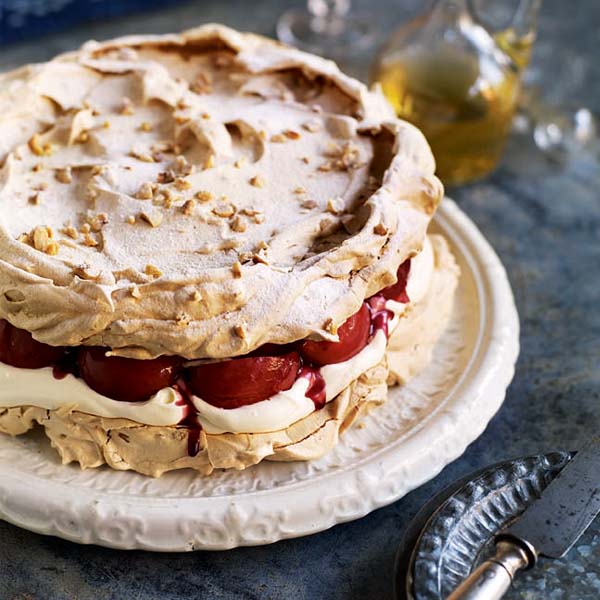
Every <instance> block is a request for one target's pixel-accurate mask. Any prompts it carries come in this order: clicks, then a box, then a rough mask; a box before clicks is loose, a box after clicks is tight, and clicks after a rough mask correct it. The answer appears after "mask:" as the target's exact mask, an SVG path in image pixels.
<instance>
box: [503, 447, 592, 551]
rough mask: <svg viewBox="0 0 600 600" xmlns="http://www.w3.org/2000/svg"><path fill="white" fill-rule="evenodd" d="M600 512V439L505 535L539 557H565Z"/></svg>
mask: <svg viewBox="0 0 600 600" xmlns="http://www.w3.org/2000/svg"><path fill="white" fill-rule="evenodd" d="M599 512H600V437H598V438H594V439H592V440H591V441H590V442H589V443H588V444H587V445H586V446H585V447H584V448H583V449H582V450H580V451H579V452H577V454H576V455H575V457H574V458H573V459H572V460H571V461H570V462H569V463H568V464H567V466H566V467H564V469H563V470H562V471H561V472H560V473H559V474H558V476H557V477H556V478H555V479H554V480H553V481H552V482H551V483H550V485H549V486H548V487H547V488H546V489H545V490H544V492H543V493H542V497H541V498H540V499H539V500H536V501H535V502H534V503H533V504H532V505H531V506H529V507H528V508H527V509H526V510H525V512H524V513H523V514H522V515H521V517H520V518H519V519H518V520H517V521H516V522H515V523H514V524H513V525H511V526H510V527H508V528H507V529H506V530H505V531H504V532H503V534H504V536H508V537H515V538H517V539H519V540H523V541H525V542H527V543H529V544H531V545H532V546H533V547H534V548H535V550H536V551H537V553H538V554H543V555H544V556H548V557H550V558H560V557H561V556H563V555H564V554H566V553H567V552H568V551H569V550H570V549H571V547H572V546H573V544H575V542H576V541H577V540H578V539H579V537H580V536H581V534H582V533H583V532H584V531H585V530H586V529H587V528H588V526H589V525H590V524H591V523H592V521H593V520H594V517H595V516H596V515H597V514H598V513H599Z"/></svg>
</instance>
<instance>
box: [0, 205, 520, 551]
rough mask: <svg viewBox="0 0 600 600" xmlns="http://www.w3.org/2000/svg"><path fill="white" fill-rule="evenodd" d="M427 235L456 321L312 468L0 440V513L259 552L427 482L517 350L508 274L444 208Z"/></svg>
mask: <svg viewBox="0 0 600 600" xmlns="http://www.w3.org/2000/svg"><path fill="white" fill-rule="evenodd" d="M434 229H436V230H438V231H441V232H443V233H444V234H445V235H446V236H447V238H448V239H449V240H450V242H451V244H452V247H453V250H454V252H455V254H456V257H457V259H458V262H459V264H460V267H461V269H462V276H461V281H460V286H459V289H458V295H457V302H456V306H455V311H454V315H453V318H452V321H451V324H450V326H449V328H448V331H447V332H446V334H445V335H444V337H443V339H442V340H441V341H440V343H439V344H438V346H437V348H436V351H435V355H434V361H433V363H432V364H431V365H430V366H429V368H428V369H427V370H426V372H425V373H423V374H422V375H421V376H420V377H418V378H417V379H416V380H414V381H413V382H412V383H411V384H410V385H408V386H406V387H404V388H402V389H392V390H390V395H389V400H388V402H387V403H386V404H384V405H383V406H381V407H379V408H377V409H375V410H373V411H372V412H371V413H370V414H369V415H368V416H367V417H365V418H364V419H363V420H362V421H361V422H360V423H359V424H358V425H357V426H354V427H353V428H351V429H350V430H349V431H347V432H346V433H345V434H344V435H343V436H342V439H341V441H340V443H339V444H338V446H337V447H336V448H335V449H334V450H333V451H332V452H330V453H329V454H328V455H327V456H325V457H324V458H322V459H320V460H317V461H313V462H310V463H269V462H263V463H262V464H260V465H258V466H256V467H252V468H250V469H247V470H245V471H242V472H235V471H224V472H217V473H214V474H213V475H211V476H210V477H202V476H199V475H197V474H195V473H194V472H192V471H180V472H175V473H168V474H166V475H164V476H163V477H161V478H160V479H150V478H146V477H143V476H142V475H138V474H136V473H130V472H117V471H111V470H109V469H107V468H102V469H95V470H94V469H92V470H88V471H81V470H80V469H79V467H76V466H71V465H69V466H63V465H61V464H60V462H59V460H58V459H57V456H56V455H55V453H54V451H53V450H52V449H51V448H50V446H49V443H48V441H47V440H46V438H45V437H44V435H43V434H41V433H37V434H33V435H28V436H23V437H20V438H15V439H12V438H10V437H8V436H5V435H0V518H2V519H5V520H6V521H9V522H11V523H14V524H16V525H19V526H21V527H24V528H26V529H30V530H32V531H36V532H39V533H44V534H51V535H57V536H59V537H62V538H66V539H68V540H73V541H75V542H82V543H90V544H92V543H93V544H100V545H102V546H109V547H113V548H141V549H145V550H156V551H182V550H196V549H201V548H202V549H225V548H233V547H235V546H245V545H254V544H268V543H271V542H275V541H277V540H280V539H283V538H290V537H298V536H302V535H307V534H310V533H315V532H317V531H322V530H324V529H327V528H329V527H332V526H333V525H335V524H337V523H342V522H344V521H350V520H352V519H358V518H360V517H362V516H364V515H366V514H367V513H369V512H370V511H372V510H374V509H376V508H379V507H381V506H384V505H386V504H389V503H391V502H394V501H395V500H397V499H398V498H401V497H402V496H404V495H405V494H406V493H407V492H409V491H410V490H412V489H414V488H415V487H417V486H419V485H421V484H423V483H424V482H426V481H427V480H429V479H431V478H432V477H434V476H435V475H436V474H437V473H439V471H440V470H441V469H442V468H443V467H444V466H445V465H446V464H448V463H449V462H450V461H452V460H454V459H456V458H457V457H458V456H460V455H461V454H462V453H463V452H464V450H465V448H466V446H467V445H468V444H469V443H470V442H472V441H473V440H474V439H475V438H477V437H478V436H479V435H480V434H481V432H482V431H483V430H484V428H485V426H486V425H487V423H488V422H489V420H490V419H491V418H492V416H493V415H494V413H495V412H496V411H497V410H498V408H499V407H500V405H501V403H502V401H503V400H504V395H505V392H506V387H507V386H508V384H509V382H510V380H511V378H512V376H513V373H514V364H515V361H516V358H517V354H518V348H519V343H518V339H519V322H518V317H517V312H516V309H515V305H514V300H513V296H512V292H511V289H510V286H509V283H508V280H507V278H506V273H505V271H504V268H503V267H502V265H501V263H500V261H499V259H498V257H497V256H496V254H495V253H494V251H493V250H492V249H491V247H490V246H489V244H488V243H487V242H486V240H485V239H484V238H483V236H482V235H481V233H480V232H479V231H478V230H477V228H476V227H475V225H474V224H473V223H472V222H471V221H470V220H469V219H468V218H467V217H466V216H465V214H464V213H463V212H462V211H461V210H460V209H459V208H458V207H457V206H456V205H455V204H454V203H453V202H452V201H450V200H445V201H444V203H443V204H442V206H441V208H440V210H439V212H438V215H437V217H436V219H435V224H434Z"/></svg>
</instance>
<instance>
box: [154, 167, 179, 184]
mask: <svg viewBox="0 0 600 600" xmlns="http://www.w3.org/2000/svg"><path fill="white" fill-rule="evenodd" d="M156 181H157V182H158V183H173V181H175V173H174V172H173V171H172V170H170V169H169V170H168V171H161V172H160V173H159V174H158V175H157V177H156Z"/></svg>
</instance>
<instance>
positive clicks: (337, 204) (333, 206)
mask: <svg viewBox="0 0 600 600" xmlns="http://www.w3.org/2000/svg"><path fill="white" fill-rule="evenodd" d="M326 210H327V212H330V213H331V214H332V215H339V214H340V213H342V212H344V206H343V200H342V199H341V198H336V199H335V200H334V199H333V198H329V199H328V200H327V208H326Z"/></svg>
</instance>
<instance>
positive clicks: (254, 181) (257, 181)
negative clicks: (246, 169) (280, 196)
mask: <svg viewBox="0 0 600 600" xmlns="http://www.w3.org/2000/svg"><path fill="white" fill-rule="evenodd" d="M250 185H253V186H254V187H257V188H262V187H265V180H264V179H263V178H262V177H261V176H260V175H255V176H254V177H251V178H250Z"/></svg>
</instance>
